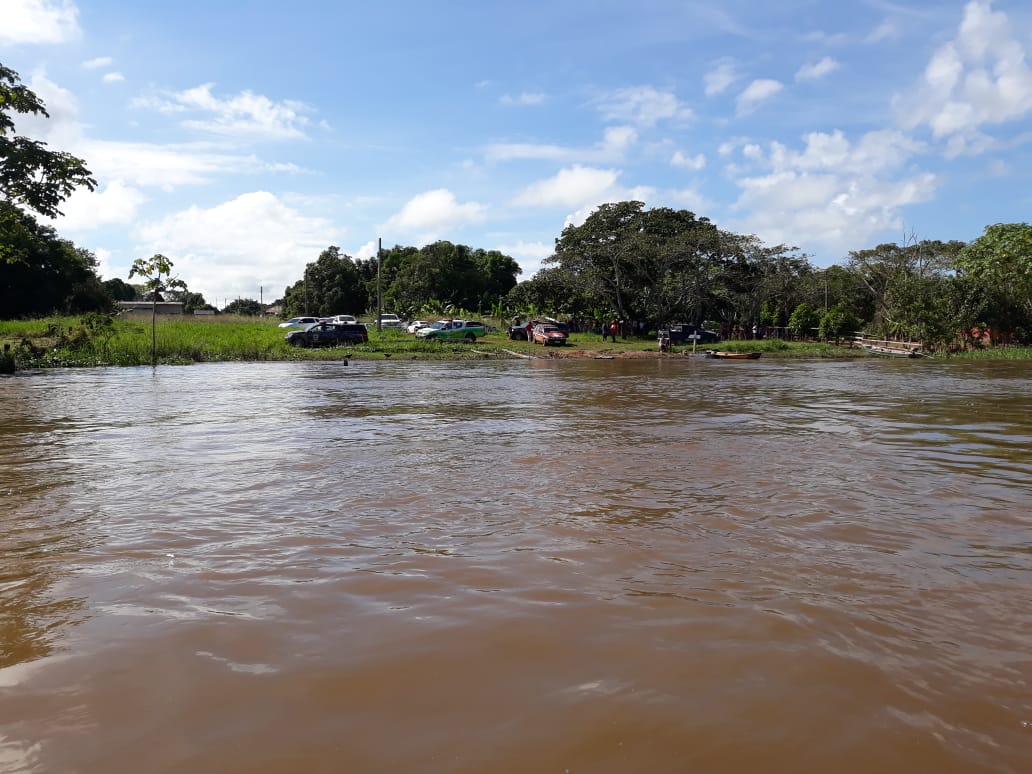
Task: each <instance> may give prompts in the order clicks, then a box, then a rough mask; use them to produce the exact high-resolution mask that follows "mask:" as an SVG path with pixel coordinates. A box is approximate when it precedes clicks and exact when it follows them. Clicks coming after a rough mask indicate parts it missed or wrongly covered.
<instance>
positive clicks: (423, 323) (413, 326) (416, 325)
mask: <svg viewBox="0 0 1032 774" xmlns="http://www.w3.org/2000/svg"><path fill="white" fill-rule="evenodd" d="M429 327H430V322H429V321H428V320H413V321H412V322H410V323H409V324H408V327H407V328H405V330H407V331H408V332H409V333H415V332H416V331H418V330H419V329H420V328H429Z"/></svg>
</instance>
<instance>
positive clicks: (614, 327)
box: [609, 320, 620, 344]
mask: <svg viewBox="0 0 1032 774" xmlns="http://www.w3.org/2000/svg"><path fill="white" fill-rule="evenodd" d="M619 331H620V325H619V323H617V321H616V320H613V321H612V322H611V323H609V335H610V336H611V337H612V338H613V343H614V344H616V334H617V333H618V332H619Z"/></svg>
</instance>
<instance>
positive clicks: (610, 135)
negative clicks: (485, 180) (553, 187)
mask: <svg viewBox="0 0 1032 774" xmlns="http://www.w3.org/2000/svg"><path fill="white" fill-rule="evenodd" d="M637 141H638V132H637V131H636V130H635V129H634V128H633V127H630V126H609V127H606V129H605V131H604V133H603V135H602V140H601V141H599V142H598V143H596V144H595V145H594V146H593V147H591V148H567V147H564V146H562V145H536V144H533V143H497V144H494V145H489V146H488V147H487V150H486V151H485V154H484V155H485V157H486V158H487V160H488V161H531V160H536V161H556V162H560V163H570V162H575V161H580V162H596V163H597V162H606V161H615V160H618V159H620V158H622V157H623V155H624V153H626V152H627V150H628V149H630V148H631V147H632V146H633V145H634V144H635V143H636V142H637Z"/></svg>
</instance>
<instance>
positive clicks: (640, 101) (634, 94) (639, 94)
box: [599, 86, 693, 126]
mask: <svg viewBox="0 0 1032 774" xmlns="http://www.w3.org/2000/svg"><path fill="white" fill-rule="evenodd" d="M599 109H600V110H601V111H602V113H603V115H604V116H605V118H606V120H608V121H614V120H615V121H624V122H627V123H632V124H638V125H639V126H655V125H656V124H657V123H658V122H660V121H682V122H683V121H689V120H691V119H692V117H693V113H692V110H691V108H689V107H688V106H687V105H685V104H684V103H683V102H681V101H680V100H679V99H678V98H677V96H676V95H675V94H673V93H672V92H669V91H659V90H657V89H654V88H653V87H651V86H638V87H635V88H629V89H619V90H617V91H614V92H613V93H612V94H609V95H608V96H606V97H604V98H602V99H601V100H599Z"/></svg>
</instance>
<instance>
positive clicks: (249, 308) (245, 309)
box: [222, 298, 265, 317]
mask: <svg viewBox="0 0 1032 774" xmlns="http://www.w3.org/2000/svg"><path fill="white" fill-rule="evenodd" d="M263 311H265V308H264V307H263V306H262V305H261V304H260V303H259V302H258V301H255V300H254V299H253V298H238V299H237V300H236V301H230V302H229V303H228V304H226V306H225V308H224V309H223V310H222V313H223V314H240V315H244V316H245V317H257V316H258V315H260V314H261V313H262V312H263Z"/></svg>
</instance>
